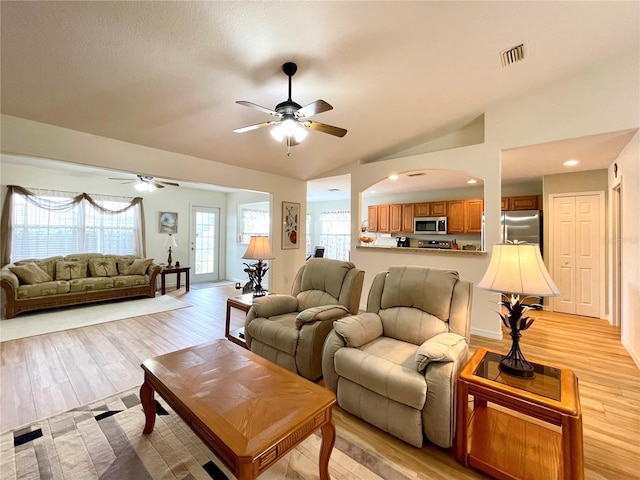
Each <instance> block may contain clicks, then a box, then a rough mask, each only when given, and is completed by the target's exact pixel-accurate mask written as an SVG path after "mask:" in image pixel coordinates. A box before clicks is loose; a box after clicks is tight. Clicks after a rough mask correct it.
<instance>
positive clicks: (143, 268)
mask: <svg viewBox="0 0 640 480" xmlns="http://www.w3.org/2000/svg"><path fill="white" fill-rule="evenodd" d="M151 262H153V258H138V259H136V260H134V261H133V262H132V263H131V264H129V265H126V266H125V267H124V275H144V274H146V273H147V269H148V268H149V265H151ZM121 274H122V272H121Z"/></svg>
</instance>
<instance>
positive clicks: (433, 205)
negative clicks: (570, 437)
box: [429, 202, 447, 217]
mask: <svg viewBox="0 0 640 480" xmlns="http://www.w3.org/2000/svg"><path fill="white" fill-rule="evenodd" d="M429 212H430V213H429V216H430V217H446V216H447V202H429Z"/></svg>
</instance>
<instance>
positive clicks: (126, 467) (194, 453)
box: [0, 389, 418, 480]
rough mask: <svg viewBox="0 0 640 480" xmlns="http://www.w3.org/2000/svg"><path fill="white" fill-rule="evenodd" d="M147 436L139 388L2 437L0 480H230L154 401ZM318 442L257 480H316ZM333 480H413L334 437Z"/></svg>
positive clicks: (411, 475)
mask: <svg viewBox="0 0 640 480" xmlns="http://www.w3.org/2000/svg"><path fill="white" fill-rule="evenodd" d="M158 402H159V403H158V413H159V415H158V417H157V420H156V424H155V429H154V431H153V432H152V433H151V434H150V435H142V429H143V427H144V424H145V418H144V413H143V411H142V406H141V405H140V398H139V395H138V389H131V390H128V391H126V392H124V393H121V394H119V395H115V396H113V397H110V398H108V399H106V400H102V401H98V402H95V403H92V404H90V405H88V406H85V407H80V408H77V409H74V410H71V411H69V412H66V413H63V414H60V415H56V416H54V417H52V418H50V419H48V420H44V421H42V422H37V423H34V424H32V425H29V426H28V427H25V428H21V429H19V430H16V431H13V432H7V433H4V434H2V436H0V446H1V449H0V464H1V465H2V469H1V470H2V474H1V475H0V478H1V479H2V480H14V479H18V478H19V479H23V478H25V479H26V478H28V479H56V480H57V479H70V480H71V479H73V480H79V479H82V480H91V479H101V480H129V479H130V480H148V479H163V480H165V479H167V480H168V479H179V480H194V479H203V480H211V479H215V480H224V479H228V480H233V479H234V478H235V477H234V476H233V474H232V473H231V472H230V471H229V470H228V469H227V468H226V467H225V466H224V465H223V464H222V462H220V460H218V458H217V457H216V456H215V455H214V454H213V453H212V452H211V451H210V450H209V449H208V448H207V447H206V446H205V445H204V444H203V443H202V442H201V441H200V439H199V438H198V437H197V436H196V435H195V434H194V433H193V432H192V430H191V429H190V428H189V427H187V426H186V424H185V423H184V422H183V421H182V419H181V418H180V417H179V416H178V415H177V414H175V413H174V412H173V410H171V408H170V407H169V406H168V405H167V404H166V403H165V402H164V400H163V399H161V398H160V399H158ZM320 443H321V438H320V436H319V435H317V434H312V435H311V436H310V437H309V438H307V439H306V440H305V441H304V442H303V443H301V444H300V445H299V446H298V447H296V448H295V449H294V450H292V451H291V452H289V453H288V454H287V455H286V456H284V457H283V458H281V459H280V460H279V461H277V462H276V463H275V464H274V465H272V466H271V467H270V468H269V469H268V470H267V471H265V472H264V473H263V474H262V475H260V477H258V478H260V479H261V480H283V479H284V480H301V479H308V480H314V479H318V478H319V472H318V458H319V452H320ZM329 471H330V474H331V478H332V479H333V480H357V479H362V480H376V479H393V480H410V479H416V478H418V476H417V474H416V473H415V472H411V471H409V470H407V469H405V468H404V467H402V466H401V465H398V464H394V463H392V462H391V461H390V460H388V459H386V458H384V457H381V456H380V455H378V454H377V453H376V452H373V451H370V450H368V449H367V448H365V447H364V446H362V445H360V444H358V442H357V441H356V440H354V439H347V438H345V437H343V436H342V435H341V434H340V431H339V430H338V435H337V438H336V445H335V447H334V449H333V452H332V453H331V458H330V461H329Z"/></svg>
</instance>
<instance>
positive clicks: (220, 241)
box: [189, 203, 226, 283]
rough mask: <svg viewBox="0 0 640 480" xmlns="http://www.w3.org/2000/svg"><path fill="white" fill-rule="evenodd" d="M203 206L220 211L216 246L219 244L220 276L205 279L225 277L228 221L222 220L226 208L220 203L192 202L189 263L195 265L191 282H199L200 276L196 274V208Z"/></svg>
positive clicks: (218, 262)
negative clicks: (224, 252) (225, 243)
mask: <svg viewBox="0 0 640 480" xmlns="http://www.w3.org/2000/svg"><path fill="white" fill-rule="evenodd" d="M198 208H201V209H215V210H217V211H218V215H217V223H218V225H217V230H216V231H217V239H216V244H217V245H216V246H217V250H216V255H217V258H216V263H217V265H216V267H217V274H218V278H217V280H204V281H205V282H207V281H212V282H213V281H220V280H224V278H225V275H226V274H225V270H224V268H225V262H223V259H224V258H225V256H224V254H223V243H224V239H225V231H224V230H225V224H226V222H223V221H222V215H223V212H224V208H223V207H221V206H220V205H203V204H197V203H192V204H190V205H189V213H190V223H191V225H190V228H189V265H192V266H193V269H192V271H191V282H192V283H197V279H198V276H197V274H196V271H195V254H194V251H195V250H194V245H195V241H196V238H195V225H196V221H195V214H196V209H198Z"/></svg>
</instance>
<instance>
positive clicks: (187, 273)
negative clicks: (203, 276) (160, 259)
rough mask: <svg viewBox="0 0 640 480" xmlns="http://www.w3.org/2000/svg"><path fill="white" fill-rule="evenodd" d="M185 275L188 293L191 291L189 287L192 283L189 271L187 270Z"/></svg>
mask: <svg viewBox="0 0 640 480" xmlns="http://www.w3.org/2000/svg"><path fill="white" fill-rule="evenodd" d="M184 274H185V279H186V281H187V284H186V285H185V287H187V292H188V291H189V286H190V283H189V270H188V269H187V270H185V271H184Z"/></svg>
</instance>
